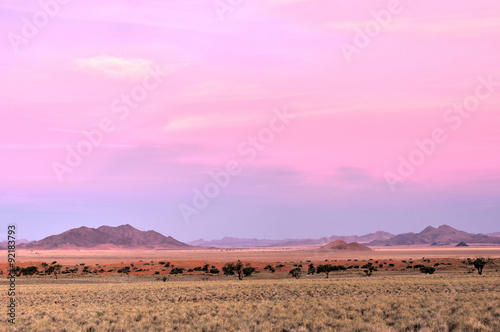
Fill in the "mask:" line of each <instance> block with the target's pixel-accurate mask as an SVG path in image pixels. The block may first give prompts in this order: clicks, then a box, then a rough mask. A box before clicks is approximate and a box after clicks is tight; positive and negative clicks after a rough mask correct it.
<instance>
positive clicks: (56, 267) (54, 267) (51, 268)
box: [45, 264, 62, 279]
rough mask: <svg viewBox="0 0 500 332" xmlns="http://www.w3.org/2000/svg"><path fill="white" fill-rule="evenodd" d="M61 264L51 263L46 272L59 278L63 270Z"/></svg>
mask: <svg viewBox="0 0 500 332" xmlns="http://www.w3.org/2000/svg"><path fill="white" fill-rule="evenodd" d="M61 267H62V266H61V265H60V264H57V265H51V266H49V268H48V269H47V270H46V271H45V273H46V274H48V275H50V274H52V273H53V274H54V277H56V279H57V274H58V273H59V272H60V271H61Z"/></svg>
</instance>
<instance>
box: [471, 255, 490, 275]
mask: <svg viewBox="0 0 500 332" xmlns="http://www.w3.org/2000/svg"><path fill="white" fill-rule="evenodd" d="M486 264H488V261H487V260H486V259H484V258H476V260H475V261H474V267H475V268H476V269H477V273H479V275H482V274H483V268H484V266H485V265H486Z"/></svg>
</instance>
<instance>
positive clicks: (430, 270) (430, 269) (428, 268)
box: [420, 266, 436, 274]
mask: <svg viewBox="0 0 500 332" xmlns="http://www.w3.org/2000/svg"><path fill="white" fill-rule="evenodd" d="M435 271H436V269H435V268H434V267H432V266H421V267H420V273H425V274H433V273H434V272H435Z"/></svg>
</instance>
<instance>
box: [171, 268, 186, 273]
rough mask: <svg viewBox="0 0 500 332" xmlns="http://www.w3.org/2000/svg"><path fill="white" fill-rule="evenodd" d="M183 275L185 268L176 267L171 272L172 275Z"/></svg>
mask: <svg viewBox="0 0 500 332" xmlns="http://www.w3.org/2000/svg"><path fill="white" fill-rule="evenodd" d="M183 273H184V268H183V267H174V268H173V269H172V270H170V274H183Z"/></svg>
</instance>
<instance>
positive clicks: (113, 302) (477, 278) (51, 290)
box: [0, 247, 500, 331]
mask: <svg viewBox="0 0 500 332" xmlns="http://www.w3.org/2000/svg"><path fill="white" fill-rule="evenodd" d="M372 249H374V250H371V251H345V250H327V251H325V250H311V249H304V248H303V249H297V248H293V249H292V248H273V249H262V248H253V249H252V248H250V249H210V250H209V249H202V250H140V251H134V250H113V251H108V250H40V251H36V250H33V251H32V250H19V251H18V252H17V263H16V266H18V267H19V269H20V271H28V269H29V267H36V268H37V272H36V273H33V274H31V275H29V274H28V275H26V274H23V273H22V272H19V276H18V277H17V278H16V283H17V286H16V287H17V301H18V306H17V317H16V324H15V325H11V324H8V323H7V322H6V321H5V320H4V321H3V322H2V323H1V324H2V330H6V331H131V330H133V331H321V330H325V331H356V330H357V331H435V330H440V331H498V330H500V311H499V308H500V289H499V288H498V285H499V284H500V272H499V270H500V248H494V247H489V248H487V247H477V248H474V247H467V248H432V249H430V248H429V247H427V248H424V247H413V248H408V247H406V248H393V247H391V248H372ZM478 257H485V258H488V259H489V261H488V264H487V265H486V266H485V267H484V271H483V275H479V274H478V272H477V270H476V268H475V267H474V265H473V262H474V260H475V259H476V258H478ZM237 260H241V261H242V262H243V264H248V265H249V266H252V267H253V268H255V272H254V273H253V274H252V275H251V276H247V277H244V278H242V279H243V280H238V278H237V277H236V276H232V275H224V273H223V269H224V266H225V265H226V264H227V263H228V262H236V261H237ZM311 264H312V266H313V267H314V268H316V269H318V270H317V272H319V271H320V270H319V268H320V266H321V265H326V264H328V265H333V266H341V267H342V268H341V269H334V270H333V271H331V272H330V273H329V274H328V275H327V274H326V273H308V272H310V271H309V268H310V266H311ZM51 266H52V267H55V268H52V269H51ZM422 266H425V267H429V268H430V267H432V268H433V269H434V270H435V271H433V272H434V273H431V274H427V273H422ZM370 267H373V272H372V273H371V275H370V276H368V275H367V272H366V271H368V269H369V268H370ZM178 268H182V269H183V272H181V273H179V274H173V272H172V271H175V269H178ZM23 269H24V270H23ZM213 269H215V270H217V273H215V270H213ZM294 269H299V270H300V271H301V273H300V274H299V275H298V278H293V276H292V275H291V274H290V271H292V270H294ZM0 270H1V273H2V275H4V276H5V275H6V274H7V273H8V272H7V271H8V268H7V265H6V264H2V265H0ZM54 270H56V272H55V273H54ZM327 276H328V278H327ZM0 284H2V285H3V286H2V287H4V288H7V287H8V280H7V279H6V278H2V281H1V282H0ZM0 297H1V298H2V299H1V301H3V302H2V303H6V301H7V300H8V298H7V296H6V292H2V294H1V295H0Z"/></svg>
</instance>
